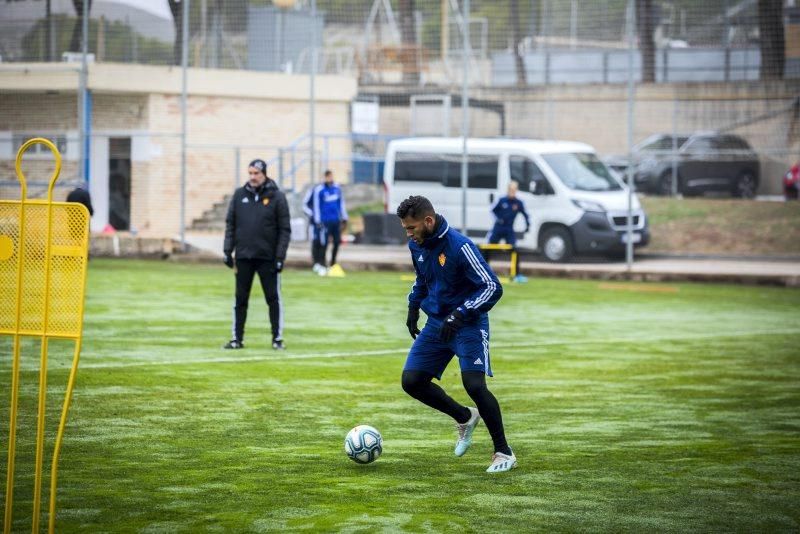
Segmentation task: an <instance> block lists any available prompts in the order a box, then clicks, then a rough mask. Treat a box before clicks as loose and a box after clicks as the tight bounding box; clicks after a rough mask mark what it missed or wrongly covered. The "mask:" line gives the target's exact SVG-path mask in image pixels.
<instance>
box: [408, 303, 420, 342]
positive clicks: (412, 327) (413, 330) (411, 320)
mask: <svg viewBox="0 0 800 534" xmlns="http://www.w3.org/2000/svg"><path fill="white" fill-rule="evenodd" d="M417 321H419V308H409V309H408V318H407V319H406V326H407V327H408V333H409V334H411V339H417V334H419V328H417Z"/></svg>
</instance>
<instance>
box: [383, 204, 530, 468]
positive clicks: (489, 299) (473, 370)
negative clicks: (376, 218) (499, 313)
mask: <svg viewBox="0 0 800 534" xmlns="http://www.w3.org/2000/svg"><path fill="white" fill-rule="evenodd" d="M397 216H398V217H400V220H401V221H402V224H403V228H405V230H406V234H407V235H408V237H409V241H408V248H409V249H410V250H411V259H412V262H413V264H414V270H415V271H416V274H417V279H416V282H415V283H414V286H413V287H412V288H411V293H410V294H409V296H408V318H407V319H406V326H407V327H408V332H409V333H410V334H411V337H412V338H414V344H413V345H412V347H411V351H410V352H409V353H408V358H407V359H406V363H405V367H404V368H403V377H402V384H403V389H404V390H405V391H406V393H408V394H409V395H411V396H412V397H414V398H415V399H417V400H419V401H420V402H422V403H424V404H427V405H428V406H430V407H431V408H434V409H436V410H439V411H440V412H442V413H445V414H447V415H449V416H450V417H452V418H453V419H454V420H455V422H456V429H457V430H458V440H457V441H456V447H455V455H456V456H462V455H463V454H464V453H465V452H467V449H468V448H469V446H470V445H471V444H472V434H473V431H474V430H475V427H476V426H477V425H478V423H479V422H480V420H481V418H483V420H484V422H485V423H486V428H487V429H488V430H489V434H491V436H492V441H493V442H494V455H493V456H492V463H491V465H490V466H489V468H488V469H487V470H486V471H487V472H488V473H500V472H503V471H509V470H511V469H513V468H514V467H516V466H517V458H516V457H515V456H514V453H513V452H512V451H511V448H510V447H509V446H508V443H507V442H506V436H505V430H504V429H503V417H502V415H501V413H500V405H499V404H498V402H497V399H496V398H495V396H494V395H493V394H492V392H491V391H489V389H488V388H487V387H486V375H489V376H492V369H491V366H490V363H489V316H488V314H487V312H488V311H489V310H490V309H491V308H492V306H494V304H495V303H496V302H497V301H498V300H499V299H500V297H501V295H502V294H503V288H502V286H501V285H500V282H499V281H498V280H497V276H495V274H494V273H493V272H492V270H491V269H490V268H489V265H487V263H486V261H484V259H483V257H482V256H481V254H480V252H479V251H478V248H477V247H476V246H475V244H474V243H473V242H472V241H470V240H469V239H467V238H466V237H464V236H463V235H461V234H460V233H458V232H456V231H455V230H454V229H452V228H450V226H449V225H448V224H447V221H446V220H445V219H444V217H442V216H441V215H437V214H436V212H435V211H434V209H433V205H432V204H431V202H430V201H429V200H428V199H427V198H425V197H422V196H412V197H409V198H407V199H406V200H404V201H403V202H402V203H401V204H400V206H399V207H398V208H397ZM420 309H422V311H424V312H425V314H426V315H427V316H428V320H427V321H426V323H425V326H424V327H423V329H422V331H420V330H419V328H418V327H417V322H418V321H419V310H420ZM454 354H455V355H457V356H458V362H459V364H460V366H461V381H462V383H463V384H464V389H466V391H467V394H469V396H470V398H471V399H472V400H473V401H474V402H475V404H476V406H477V408H468V407H466V406H462V405H461V404H459V403H458V402H456V401H455V400H454V399H453V398H452V397H450V396H449V395H447V393H445V392H444V390H443V389H442V388H441V387H439V386H438V385H437V384H434V383H433V378H434V377H436V378H437V379H441V377H442V372H443V371H444V369H445V368H446V367H447V364H448V363H449V362H450V360H451V359H452V358H453V355H454Z"/></svg>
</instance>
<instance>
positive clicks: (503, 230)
mask: <svg viewBox="0 0 800 534" xmlns="http://www.w3.org/2000/svg"><path fill="white" fill-rule="evenodd" d="M518 189H519V184H518V183H517V182H516V181H515V180H511V182H510V183H509V184H508V194H507V195H506V196H504V197H500V198H498V199H497V202H495V203H494V206H492V214H493V215H494V218H495V219H494V226H493V227H492V231H491V232H489V243H499V242H500V241H501V240H503V241H505V242H506V243H508V244H509V245H511V246H512V247H514V248H515V249H516V246H517V236H516V234H515V233H514V220H515V219H516V218H517V215H519V214H520V213H521V214H522V216H523V217H525V233H528V230H530V228H531V220H530V218H529V217H528V212H527V211H525V204H524V203H523V202H522V201H521V200H520V199H518V198H517V190H518ZM514 270H515V272H516V273H517V277H516V280H517V281H518V282H524V281H525V280H526V278H525V277H524V276H522V274H521V273H520V271H519V254H517V264H516V265H515V268H514Z"/></svg>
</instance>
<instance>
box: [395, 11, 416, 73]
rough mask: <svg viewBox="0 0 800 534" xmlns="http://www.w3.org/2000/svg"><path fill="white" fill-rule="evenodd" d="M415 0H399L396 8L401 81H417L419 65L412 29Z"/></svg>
mask: <svg viewBox="0 0 800 534" xmlns="http://www.w3.org/2000/svg"><path fill="white" fill-rule="evenodd" d="M414 3H415V0H399V1H398V3H397V4H398V5H397V9H398V13H399V16H400V39H401V40H402V46H401V51H400V61H401V63H402V65H403V83H407V84H417V83H419V65H418V63H417V53H418V52H419V50H418V48H417V39H416V32H415V31H414Z"/></svg>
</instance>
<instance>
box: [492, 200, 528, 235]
mask: <svg viewBox="0 0 800 534" xmlns="http://www.w3.org/2000/svg"><path fill="white" fill-rule="evenodd" d="M492 213H494V216H495V224H496V225H497V226H504V227H508V228H511V227H512V226H514V219H516V217H517V214H518V213H521V214H522V216H523V217H525V227H526V228H527V227H529V226H530V225H531V221H530V219H529V218H528V212H527V211H525V204H524V203H523V202H522V201H521V200H520V199H518V198H516V197H515V198H509V197H500V198H498V199H497V202H495V204H494V206H492Z"/></svg>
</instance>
